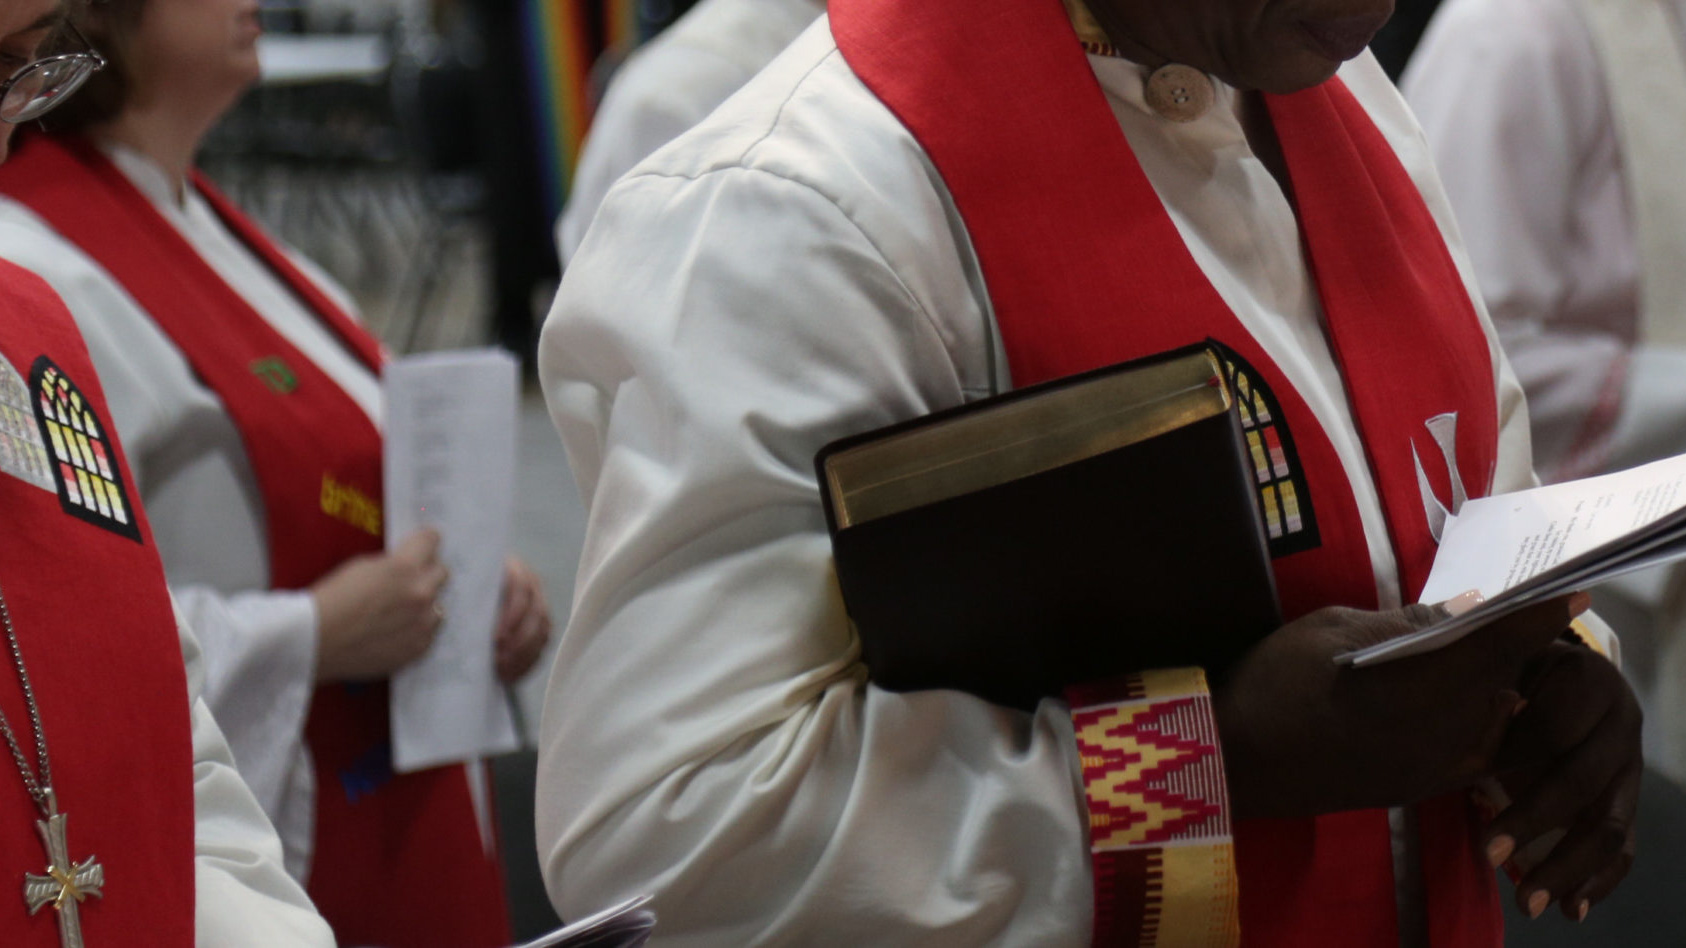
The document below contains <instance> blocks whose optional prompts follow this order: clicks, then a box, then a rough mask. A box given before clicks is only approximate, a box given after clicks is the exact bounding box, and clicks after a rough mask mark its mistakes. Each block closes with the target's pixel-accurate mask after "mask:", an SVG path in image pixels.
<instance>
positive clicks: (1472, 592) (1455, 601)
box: [1440, 589, 1487, 616]
mask: <svg viewBox="0 0 1686 948" xmlns="http://www.w3.org/2000/svg"><path fill="white" fill-rule="evenodd" d="M1486 601H1487V597H1486V596H1483V595H1481V590H1479V589H1467V590H1465V591H1463V592H1461V593H1458V594H1457V595H1456V596H1453V597H1452V598H1450V599H1448V600H1446V601H1445V602H1443V603H1441V604H1440V605H1441V606H1442V607H1443V608H1445V610H1446V612H1447V613H1448V614H1450V615H1452V616H1461V615H1463V614H1464V613H1466V612H1468V611H1469V610H1471V609H1474V608H1475V607H1476V606H1479V605H1481V604H1482V603H1484V602H1486Z"/></svg>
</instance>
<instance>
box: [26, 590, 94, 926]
mask: <svg viewBox="0 0 1686 948" xmlns="http://www.w3.org/2000/svg"><path fill="white" fill-rule="evenodd" d="M0 622H3V623H4V625H5V627H6V641H7V643H8V644H10V645H11V647H12V662H13V664H14V665H15V666H16V667H17V671H18V682H19V683H20V684H21V685H22V686H23V701H24V704H25V705H26V706H27V707H28V708H29V724H30V729H31V730H33V731H34V732H35V757H36V761H37V763H38V765H39V771H40V772H39V773H37V772H36V768H32V767H30V766H29V757H28V756H27V755H26V754H24V752H23V748H22V747H21V746H19V745H18V738H17V735H16V734H15V733H13V731H12V722H10V721H8V720H6V712H4V711H0V732H3V733H4V734H5V735H6V743H7V745H8V746H10V747H11V749H12V759H13V760H15V761H17V765H18V773H20V774H22V775H23V785H24V788H25V789H26V790H28V791H29V795H30V797H31V798H32V799H34V801H35V806H36V807H37V808H38V809H40V811H41V815H42V816H44V817H46V819H44V820H36V821H35V830H36V832H38V833H40V834H41V844H42V845H43V846H45V847H46V848H47V874H46V875H44V876H38V875H36V874H35V873H33V872H26V873H24V874H23V901H24V905H26V906H27V907H28V908H29V914H31V915H34V914H35V913H36V912H39V911H40V910H41V908H42V907H43V906H45V905H48V904H51V905H52V906H53V911H54V912H56V913H58V921H59V944H60V945H61V946H62V948H84V942H83V941H82V916H81V912H80V909H79V906H80V905H81V903H82V900H83V899H85V898H87V897H88V896H90V895H95V896H99V897H100V898H104V897H105V894H104V893H103V892H101V891H100V889H101V887H103V886H104V885H105V867H104V866H102V865H100V864H99V863H97V862H95V861H94V858H95V857H93V856H89V857H88V858H87V859H84V860H82V861H81V862H79V863H77V862H72V861H71V859H70V844H69V842H68V841H67V840H66V837H65V832H66V829H65V823H66V817H65V815H64V814H63V813H60V812H59V803H58V796H57V795H56V794H54V792H53V767H52V763H51V762H50V761H49V760H48V758H47V731H46V729H45V728H44V727H42V725H41V708H40V706H39V705H37V704H36V703H35V689H34V687H32V686H31V685H30V683H29V668H28V666H26V665H24V663H23V649H22V648H21V647H20V646H19V645H18V634H17V632H16V630H14V629H13V628H12V609H11V606H10V605H9V604H8V603H7V602H6V593H5V591H4V590H0Z"/></svg>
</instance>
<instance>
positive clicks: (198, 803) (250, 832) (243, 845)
mask: <svg viewBox="0 0 1686 948" xmlns="http://www.w3.org/2000/svg"><path fill="white" fill-rule="evenodd" d="M177 628H178V631H179V633H180V636H181V646H182V657H183V659H184V660H185V661H186V663H187V688H188V702H189V704H190V705H191V707H192V720H193V885H194V893H193V894H194V938H195V941H196V942H197V943H198V944H200V945H204V946H207V948H209V946H214V945H247V946H251V948H265V946H271V945H273V946H276V948H307V946H312V945H318V946H324V948H332V946H333V944H334V934H333V932H332V931H331V930H329V928H328V923H327V922H325V921H323V920H322V916H320V915H318V914H316V909H315V908H314V907H313V906H312V905H311V904H310V899H309V897H307V896H306V895H305V894H304V889H303V888H301V887H300V886H299V884H298V882H297V881H295V880H294V879H293V877H292V876H291V875H289V874H288V873H287V871H286V869H285V868H284V867H283V865H282V855H281V840H280V839H279V838H278V837H277V836H276V835H275V829H274V827H273V826H271V825H270V822H269V819H268V818H267V817H265V816H264V812H263V809H262V807H260V806H259V805H258V801H257V798H255V797H254V796H252V791H251V788H250V787H248V786H247V785H246V782H245V781H244V780H242V779H241V777H240V774H239V772H238V771H237V770H236V769H235V765H234V757H233V755H232V754H231V753H230V752H229V748H228V743H227V742H226V741H225V740H224V739H223V735H222V731H221V730H220V729H219V728H218V727H217V722H216V718H215V717H214V716H213V715H212V713H211V709H210V708H209V707H208V706H207V705H206V703H205V699H204V694H203V692H204V685H205V662H204V657H203V654H202V653H201V652H200V650H199V643H198V641H197V640H195V639H194V637H193V633H192V631H191V630H190V629H189V628H188V626H187V623H186V622H185V621H184V620H182V619H181V618H180V612H179V611H178V613H177ZM116 789H118V788H114V790H116ZM138 881H144V880H138ZM134 936H135V937H136V938H142V937H143V936H142V935H141V933H139V932H136V933H134Z"/></svg>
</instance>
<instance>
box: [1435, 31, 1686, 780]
mask: <svg viewBox="0 0 1686 948" xmlns="http://www.w3.org/2000/svg"><path fill="white" fill-rule="evenodd" d="M1668 4H1669V9H1670V12H1671V13H1673V14H1674V16H1673V17H1672V18H1671V19H1672V21H1673V25H1674V26H1675V27H1676V28H1677V29H1678V30H1679V35H1677V37H1676V38H1677V39H1678V40H1679V41H1681V42H1682V43H1686V27H1683V24H1686V0H1668ZM1578 5H1579V0H1447V3H1446V5H1445V6H1444V7H1442V8H1441V10H1440V11H1439V12H1438V13H1437V14H1436V16H1435V19H1434V21H1433V24H1432V25H1431V26H1430V28H1429V30H1428V32H1427V33H1426V34H1425V36H1424V38H1423V43H1422V45H1421V46H1420V47H1419V48H1418V51H1417V53H1416V55H1415V57H1413V59H1412V60H1411V65H1410V68H1409V69H1408V70H1407V72H1406V74H1405V77H1404V82H1403V88H1404V91H1405V95H1406V97H1407V99H1408V100H1409V101H1410V103H1411V106H1412V108H1413V109H1415V110H1416V112H1417V114H1418V116H1419V117H1420V118H1421V120H1422V124H1423V128H1424V130H1425V132H1426V133H1427V135H1428V139H1429V146H1430V148H1431V150H1432V151H1433V152H1434V155H1435V160H1436V163H1437V164H1438V166H1439V168H1440V173H1441V176H1442V177H1443V178H1444V180H1445V184H1446V191H1447V194H1448V195H1450V197H1451V199H1452V204H1453V207H1454V209H1455V211H1456V213H1457V218H1458V224H1459V226H1460V227H1461V229H1462V231H1463V234H1464V239H1465V241H1466V242H1467V244H1468V246H1469V253H1470V256H1471V258H1472V259H1473V260H1474V262H1475V272H1476V278H1477V281H1478V282H1479V283H1480V284H1481V289H1482V294H1483V296H1484V297H1485V299H1486V301H1487V306H1488V308H1489V310H1490V311H1491V313H1492V318H1493V322H1494V324H1495V325H1496V326H1497V328H1498V332H1499V336H1500V339H1501V340H1502V341H1503V344H1504V348H1505V352H1506V353H1507V355H1508V356H1509V357H1510V358H1511V360H1512V362H1513V364H1514V365H1515V367H1516V372H1517V375H1518V377H1519V378H1520V380H1521V382H1522V385H1523V387H1524V389H1525V390H1526V391H1527V393H1528V403H1529V407H1530V412H1531V415H1532V418H1533V435H1534V444H1535V445H1536V449H1537V451H1536V454H1537V456H1538V459H1539V466H1540V469H1541V471H1542V472H1543V473H1544V474H1545V475H1546V476H1547V477H1548V478H1551V479H1557V478H1566V477H1579V476H1585V475H1587V474H1591V473H1596V472H1597V471H1599V470H1603V469H1612V470H1614V469H1621V468H1626V467H1631V466H1633V465H1635V464H1639V463H1642V462H1645V461H1651V460H1655V459H1657V458H1660V457H1666V456H1670V455H1674V454H1679V453H1682V452H1686V349H1683V348H1680V347H1677V346H1670V345H1659V344H1656V343H1653V342H1650V341H1647V340H1646V339H1644V338H1643V337H1642V334H1641V327H1642V325H1643V321H1642V320H1641V318H1640V310H1639V306H1640V252H1639V246H1638V240H1637V233H1636V226H1635V221H1634V214H1633V204H1632V202H1633V201H1634V200H1636V199H1639V200H1643V198H1642V197H1636V196H1635V195H1633V194H1631V193H1630V191H1631V184H1630V181H1629V180H1628V178H1627V176H1626V174H1625V172H1624V167H1623V159H1622V154H1621V151H1622V149H1621V142H1620V140H1619V136H1618V134H1617V129H1616V125H1615V123H1614V114H1613V111H1612V105H1611V97H1610V92H1609V84H1608V77H1607V76H1606V74H1605V71H1604V68H1603V66H1602V65H1601V63H1600V60H1599V56H1598V53H1597V51H1596V48H1595V46H1594V42H1593V39H1592V37H1591V35H1590V33H1589V30H1588V26H1587V21H1586V19H1585V18H1584V16H1583V15H1582V13H1581V12H1580V11H1579V10H1578V9H1577V7H1578ZM1674 180H1675V183H1676V186H1678V187H1686V180H1682V179H1680V178H1679V177H1678V176H1676V177H1675V179H1674ZM1679 264H1680V262H1679V261H1676V262H1674V263H1673V264H1672V265H1675V266H1678V265H1679ZM1679 316H1680V318H1686V314H1679ZM1682 580H1686V573H1683V572H1682V571H1680V570H1679V569H1677V568H1667V569H1659V570H1650V571H1646V572H1644V573H1640V574H1636V575H1634V576H1632V577H1626V578H1624V579H1622V580H1618V581H1617V582H1614V583H1611V584H1609V585H1607V586H1605V587H1602V588H1601V589H1600V590H1599V591H1598V594H1597V595H1598V607H1599V609H1600V610H1601V612H1602V614H1603V615H1604V616H1605V617H1606V618H1608V619H1610V621H1611V622H1612V623H1616V624H1618V625H1619V627H1620V628H1621V630H1622V633H1623V637H1624V650H1623V652H1624V657H1625V661H1624V670H1625V671H1626V672H1627V673H1628V677H1629V678H1630V680H1632V682H1633V684H1634V688H1635V691H1636V692H1637V693H1638V694H1639V697H1640V700H1641V701H1642V703H1643V704H1644V705H1645V707H1646V719H1645V757H1646V761H1647V763H1648V764H1650V765H1652V766H1654V767H1657V768H1658V769H1660V770H1662V771H1663V772H1664V773H1667V774H1669V775H1670V776H1671V777H1673V778H1674V779H1675V780H1677V781H1686V635H1682V631H1683V629H1682V627H1683V626H1686V612H1683V610H1682V609H1681V607H1680V606H1679V605H1678V604H1677V603H1675V604H1671V603H1670V601H1669V599H1670V597H1671V595H1673V594H1672V593H1671V592H1670V591H1669V590H1670V588H1671V587H1673V588H1675V589H1678V588H1679V586H1680V583H1681V582H1682Z"/></svg>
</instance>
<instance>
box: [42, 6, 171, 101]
mask: <svg viewBox="0 0 1686 948" xmlns="http://www.w3.org/2000/svg"><path fill="white" fill-rule="evenodd" d="M145 9H146V0H82V2H74V0H73V2H72V3H70V4H69V10H68V12H69V13H70V15H71V16H72V17H73V18H74V22H75V24H76V28H77V29H78V30H80V31H82V35H83V36H86V37H87V38H88V42H90V43H92V44H93V47H94V49H96V50H98V51H99V54H100V55H101V56H104V57H105V59H106V67H105V68H104V69H101V70H100V71H99V72H96V73H94V74H93V75H92V76H89V77H88V81H87V82H86V83H85V84H84V85H83V86H82V88H80V89H78V90H77V91H76V94H75V95H72V96H71V97H70V98H69V99H68V100H66V101H65V103H64V104H63V105H61V106H59V107H58V108H56V109H54V110H53V111H52V112H51V113H49V114H48V115H47V116H46V117H44V118H43V119H42V120H41V124H43V125H44V126H46V128H47V130H48V131H52V132H80V131H85V130H87V129H88V128H90V127H92V126H95V125H99V124H102V123H104V122H108V121H110V120H111V119H114V118H116V117H117V114H118V113H119V112H122V111H123V107H124V106H126V105H128V104H129V94H130V92H131V91H132V85H131V82H132V80H131V76H130V64H129V58H128V55H127V54H128V39H129V37H130V36H131V35H133V33H134V31H135V28H136V27H137V26H138V25H139V24H140V18H141V11H143V10H145ZM67 32H68V31H67Z"/></svg>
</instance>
